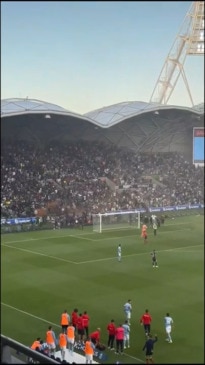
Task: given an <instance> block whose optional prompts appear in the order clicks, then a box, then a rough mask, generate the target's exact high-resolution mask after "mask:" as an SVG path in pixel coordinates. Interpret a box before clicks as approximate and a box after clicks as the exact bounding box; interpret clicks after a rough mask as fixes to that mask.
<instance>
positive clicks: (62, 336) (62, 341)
mask: <svg viewBox="0 0 205 365" xmlns="http://www.w3.org/2000/svg"><path fill="white" fill-rule="evenodd" d="M58 343H59V347H60V351H61V360H65V352H66V347H67V336H66V334H65V333H64V332H63V331H62V332H61V333H60V335H59V342H58Z"/></svg>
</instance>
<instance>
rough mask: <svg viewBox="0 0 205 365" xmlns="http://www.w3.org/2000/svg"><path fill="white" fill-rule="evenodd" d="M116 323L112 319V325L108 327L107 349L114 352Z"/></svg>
mask: <svg viewBox="0 0 205 365" xmlns="http://www.w3.org/2000/svg"><path fill="white" fill-rule="evenodd" d="M115 330H116V326H115V321H114V319H111V321H110V323H108V325H107V331H108V342H107V347H108V349H110V350H114V341H115Z"/></svg>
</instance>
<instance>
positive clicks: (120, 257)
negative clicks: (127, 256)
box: [117, 243, 122, 262]
mask: <svg viewBox="0 0 205 365" xmlns="http://www.w3.org/2000/svg"><path fill="white" fill-rule="evenodd" d="M117 258H118V261H119V262H120V261H121V260H122V248H121V244H120V243H119V245H118V247H117Z"/></svg>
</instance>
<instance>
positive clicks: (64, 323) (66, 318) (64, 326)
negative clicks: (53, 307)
mask: <svg viewBox="0 0 205 365" xmlns="http://www.w3.org/2000/svg"><path fill="white" fill-rule="evenodd" d="M69 322H70V316H69V314H68V313H67V310H64V312H63V313H62V314H61V327H62V333H67V328H68V325H69Z"/></svg>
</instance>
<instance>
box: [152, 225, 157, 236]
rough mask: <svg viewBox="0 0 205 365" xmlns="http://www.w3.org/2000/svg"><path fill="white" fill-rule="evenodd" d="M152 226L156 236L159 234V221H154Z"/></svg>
mask: <svg viewBox="0 0 205 365" xmlns="http://www.w3.org/2000/svg"><path fill="white" fill-rule="evenodd" d="M152 227H153V230H154V236H156V235H157V228H158V227H157V222H154V223H153V226H152Z"/></svg>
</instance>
